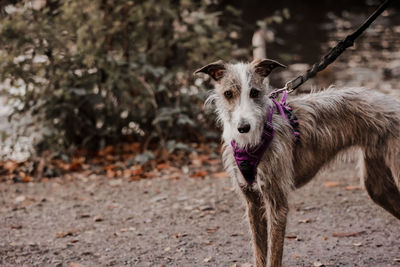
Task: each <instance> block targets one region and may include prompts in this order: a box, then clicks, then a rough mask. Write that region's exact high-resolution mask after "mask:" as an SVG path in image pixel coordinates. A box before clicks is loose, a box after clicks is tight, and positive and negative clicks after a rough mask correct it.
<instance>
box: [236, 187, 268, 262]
mask: <svg viewBox="0 0 400 267" xmlns="http://www.w3.org/2000/svg"><path fill="white" fill-rule="evenodd" d="M240 189H241V191H242V193H243V195H244V196H245V199H246V203H247V213H248V217H249V222H250V228H251V232H252V239H253V250H254V259H255V264H256V266H257V267H261V266H263V267H264V266H266V264H267V253H268V225H267V219H266V217H265V204H264V200H263V196H262V195H261V193H260V192H259V191H258V190H255V189H253V188H251V187H249V186H247V185H244V186H240Z"/></svg>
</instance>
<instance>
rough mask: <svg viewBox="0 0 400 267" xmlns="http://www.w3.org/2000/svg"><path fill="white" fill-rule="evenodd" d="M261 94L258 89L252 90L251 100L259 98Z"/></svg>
mask: <svg viewBox="0 0 400 267" xmlns="http://www.w3.org/2000/svg"><path fill="white" fill-rule="evenodd" d="M259 94H260V91H259V90H257V89H254V88H252V89H251V90H250V98H257V97H258V95H259Z"/></svg>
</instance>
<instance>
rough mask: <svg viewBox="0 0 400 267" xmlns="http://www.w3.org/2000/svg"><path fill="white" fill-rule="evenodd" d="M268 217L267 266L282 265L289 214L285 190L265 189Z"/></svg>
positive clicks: (277, 266) (278, 266)
mask: <svg viewBox="0 0 400 267" xmlns="http://www.w3.org/2000/svg"><path fill="white" fill-rule="evenodd" d="M263 193H264V202H265V205H266V206H265V210H266V217H267V220H268V259H267V267H280V266H281V265H282V255H283V244H284V238H285V230H286V219H287V214H288V210H289V208H288V201H287V196H286V194H285V193H284V191H283V190H279V189H278V188H274V189H273V190H266V191H263Z"/></svg>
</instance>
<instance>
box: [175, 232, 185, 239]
mask: <svg viewBox="0 0 400 267" xmlns="http://www.w3.org/2000/svg"><path fill="white" fill-rule="evenodd" d="M184 236H187V234H186V233H177V234H174V237H175V238H181V237H184Z"/></svg>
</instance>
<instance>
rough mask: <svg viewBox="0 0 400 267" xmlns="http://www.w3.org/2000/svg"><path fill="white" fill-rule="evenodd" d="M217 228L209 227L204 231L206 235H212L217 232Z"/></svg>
mask: <svg viewBox="0 0 400 267" xmlns="http://www.w3.org/2000/svg"><path fill="white" fill-rule="evenodd" d="M218 228H219V227H218V226H216V227H210V228H207V229H206V232H207V233H209V234H213V233H215V232H216V231H217V230H218Z"/></svg>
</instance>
